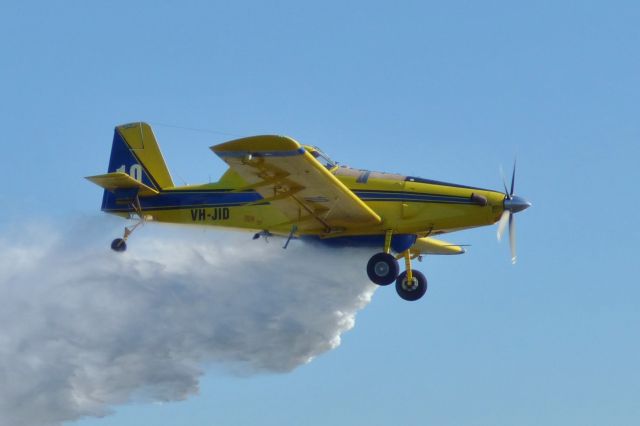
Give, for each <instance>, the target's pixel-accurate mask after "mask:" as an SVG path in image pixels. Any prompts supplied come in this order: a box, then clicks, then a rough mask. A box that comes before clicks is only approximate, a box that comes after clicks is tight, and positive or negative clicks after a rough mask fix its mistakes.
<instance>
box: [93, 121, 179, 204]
mask: <svg viewBox="0 0 640 426" xmlns="http://www.w3.org/2000/svg"><path fill="white" fill-rule="evenodd" d="M107 172H108V173H107V174H106V175H100V176H91V177H89V178H88V179H89V180H91V181H92V182H94V183H96V184H98V185H100V186H102V187H103V188H105V192H104V197H103V199H102V209H103V210H123V207H124V206H123V204H125V205H126V199H127V198H130V197H131V194H132V191H133V193H135V194H133V195H140V196H151V195H155V194H157V193H158V192H160V191H162V190H164V189H167V188H172V187H173V186H174V185H173V180H172V179H171V175H170V174H169V169H168V168H167V165H166V163H165V162H164V158H163V157H162V153H161V152H160V147H159V146H158V142H157V141H156V137H155V136H154V134H153V131H152V130H151V127H150V126H149V125H148V124H146V123H131V124H123V125H121V126H117V127H116V128H115V132H114V134H113V145H112V146H111V158H110V159H109V168H108V170H107ZM124 209H125V210H126V207H125V208H124Z"/></svg>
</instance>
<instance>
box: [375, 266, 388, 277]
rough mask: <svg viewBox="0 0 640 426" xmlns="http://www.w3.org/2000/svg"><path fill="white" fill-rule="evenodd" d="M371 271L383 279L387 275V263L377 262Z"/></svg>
mask: <svg viewBox="0 0 640 426" xmlns="http://www.w3.org/2000/svg"><path fill="white" fill-rule="evenodd" d="M373 270H374V271H375V273H376V275H378V276H379V277H384V276H386V275H387V274H388V273H389V265H388V264H387V262H377V263H376V264H375V265H374V267H373Z"/></svg>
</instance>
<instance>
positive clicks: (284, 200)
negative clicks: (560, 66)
mask: <svg viewBox="0 0 640 426" xmlns="http://www.w3.org/2000/svg"><path fill="white" fill-rule="evenodd" d="M211 150H212V151H213V152H214V153H215V154H216V155H218V157H220V158H221V159H222V160H223V161H224V162H225V163H227V165H228V166H229V168H228V169H227V171H226V172H225V173H224V174H223V175H222V177H221V178H220V180H219V181H217V182H214V183H205V184H201V185H183V186H176V185H175V184H174V183H173V180H172V178H171V175H170V174H169V169H168V168H167V165H166V163H165V161H164V157H163V156H162V153H161V151H160V148H159V145H158V143H157V141H156V138H155V135H154V133H153V130H152V129H151V127H150V126H149V125H148V124H146V123H142V122H138V123H131V124H124V125H120V126H117V127H116V128H115V132H114V137H113V143H112V148H111V158H110V160H109V167H108V170H107V173H106V174H102V175H97V176H89V177H87V178H86V179H88V180H90V181H91V182H93V183H95V184H97V185H99V186H101V187H102V188H104V193H103V197H102V211H104V212H107V213H111V214H115V215H118V216H122V217H126V218H130V219H137V221H136V223H135V224H134V225H132V226H128V227H125V229H124V235H123V236H122V237H121V238H116V239H115V240H113V242H112V243H111V248H112V249H113V250H114V251H116V252H123V251H125V250H126V248H127V244H126V241H127V239H128V238H129V237H130V236H131V233H132V232H133V231H134V230H135V229H136V228H137V227H138V226H140V225H142V224H144V223H145V222H146V221H149V220H153V221H158V222H168V223H180V224H194V225H204V226H219V227H225V228H234V229H243V230H250V231H252V232H255V234H254V237H253V238H254V239H257V238H260V237H265V238H267V237H270V236H272V235H278V236H282V237H286V243H285V244H284V248H286V247H287V246H288V245H289V242H290V241H291V240H292V239H303V240H314V241H320V242H322V243H325V244H327V245H329V246H333V247H340V246H364V247H369V248H371V249H372V250H377V251H378V252H377V253H375V254H374V255H373V256H372V257H371V258H370V259H369V261H368V263H367V268H366V271H367V275H368V277H369V279H370V280H371V281H372V282H374V283H375V284H378V285H380V286H386V285H389V284H391V283H393V282H395V283H396V284H395V287H396V291H397V293H398V295H399V296H400V297H401V298H402V299H404V300H407V301H415V300H418V299H420V298H421V297H422V296H423V295H424V294H425V292H426V291H427V279H426V277H425V276H424V274H422V273H421V272H420V271H418V270H416V269H413V268H412V260H414V259H416V258H417V259H418V260H421V259H422V256H423V255H432V254H433V255H436V254H437V255H457V254H462V253H464V252H465V249H464V247H463V246H461V245H456V244H451V243H448V242H445V241H442V240H438V239H435V238H433V237H434V236H437V235H440V234H445V233H449V232H454V231H460V230H463V229H469V228H475V227H480V226H487V225H493V224H495V223H496V222H498V232H497V236H498V240H500V239H501V238H502V236H503V234H504V232H505V229H506V227H507V225H508V227H509V242H510V248H511V258H512V261H513V262H514V263H515V260H516V245H515V221H514V215H515V213H518V212H520V211H522V210H525V209H527V208H528V207H530V206H531V203H530V202H529V201H527V200H525V199H524V198H522V197H519V196H517V195H515V194H514V183H515V163H514V167H513V173H512V176H511V187H510V189H507V185H506V182H503V183H504V192H500V191H494V190H489V189H482V188H476V187H471V186H464V185H457V184H452V183H445V182H440V181H435V180H430V179H423V178H419V177H414V176H404V175H400V174H394V173H382V172H375V171H370V170H365V169H356V168H351V167H347V166H342V165H339V164H338V163H336V162H334V161H333V160H331V159H330V158H329V157H328V156H327V155H326V154H325V153H324V152H322V151H321V150H320V149H319V148H317V147H314V146H308V145H301V144H300V143H298V142H297V141H295V140H294V139H292V138H290V137H286V136H275V135H262V136H251V137H245V138H241V139H236V140H232V141H229V142H225V143H222V144H219V145H215V146H212V147H211ZM503 180H504V179H503ZM399 260H404V264H405V270H404V271H403V272H400V266H399V263H398V261H399Z"/></svg>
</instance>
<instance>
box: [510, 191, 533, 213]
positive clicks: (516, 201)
mask: <svg viewBox="0 0 640 426" xmlns="http://www.w3.org/2000/svg"><path fill="white" fill-rule="evenodd" d="M529 207H531V203H530V202H529V201H527V200H525V199H524V198H522V197H518V196H517V195H512V196H511V198H509V197H507V198H505V199H504V209H505V210H509V211H510V212H512V213H518V212H521V211H522V210H526V209H528V208H529Z"/></svg>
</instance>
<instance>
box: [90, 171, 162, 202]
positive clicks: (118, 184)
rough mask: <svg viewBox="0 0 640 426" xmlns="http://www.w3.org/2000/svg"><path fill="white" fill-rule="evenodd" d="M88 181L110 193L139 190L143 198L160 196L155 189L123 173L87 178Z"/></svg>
mask: <svg viewBox="0 0 640 426" xmlns="http://www.w3.org/2000/svg"><path fill="white" fill-rule="evenodd" d="M86 179H88V180H90V181H91V182H93V183H95V184H96V185H98V186H101V187H103V188H104V189H106V190H107V191H110V192H115V191H116V190H119V189H137V190H138V195H139V196H141V197H148V196H151V195H156V194H158V191H156V190H155V189H153V188H151V187H149V186H147V185H145V184H144V183H142V182H139V181H137V180H135V179H134V178H132V177H131V176H129V175H128V174H126V173H122V172H113V173H107V174H106V175H97V176H87V177H86Z"/></svg>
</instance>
